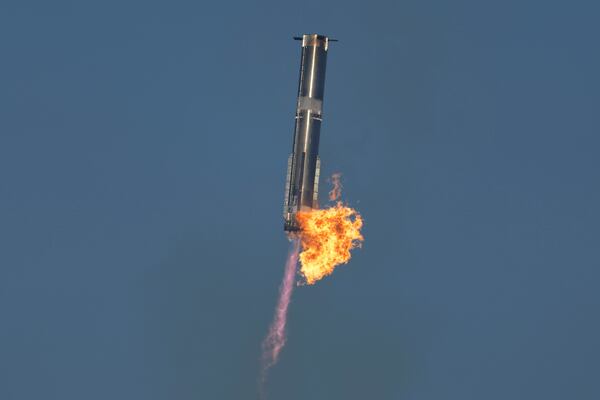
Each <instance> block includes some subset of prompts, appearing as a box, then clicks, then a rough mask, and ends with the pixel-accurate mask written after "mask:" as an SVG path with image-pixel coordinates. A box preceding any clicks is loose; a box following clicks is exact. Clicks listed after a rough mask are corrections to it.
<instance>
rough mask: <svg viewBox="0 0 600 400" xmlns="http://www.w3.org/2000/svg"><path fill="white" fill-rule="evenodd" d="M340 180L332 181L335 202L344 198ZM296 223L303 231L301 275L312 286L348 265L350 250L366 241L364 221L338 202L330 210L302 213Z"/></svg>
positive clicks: (314, 210) (331, 195) (332, 198)
mask: <svg viewBox="0 0 600 400" xmlns="http://www.w3.org/2000/svg"><path fill="white" fill-rule="evenodd" d="M340 177H341V174H334V175H333V177H332V182H333V189H332V190H331V192H330V193H329V198H330V199H331V200H332V201H334V200H338V199H339V197H340V195H341V188H342V185H341V182H340ZM296 219H297V221H298V225H299V226H300V229H301V234H300V240H301V243H302V252H301V253H300V263H301V268H300V272H301V273H302V276H303V277H304V278H305V280H306V283H307V284H309V285H312V284H314V283H315V282H317V281H318V280H320V279H322V278H323V277H325V276H327V275H331V274H332V273H333V270H334V269H335V267H337V266H338V265H341V264H346V263H348V261H349V260H350V257H351V254H350V250H352V249H354V248H356V247H360V246H361V242H362V241H363V240H364V238H363V236H362V234H361V233H360V229H361V228H362V225H363V220H362V217H361V216H360V214H359V213H358V212H357V211H356V210H354V209H352V208H350V207H348V206H347V205H345V204H344V203H342V202H341V201H339V200H338V201H337V203H336V204H335V205H334V206H333V207H330V208H326V209H321V210H316V209H313V210H310V211H302V212H299V213H298V214H297V216H296Z"/></svg>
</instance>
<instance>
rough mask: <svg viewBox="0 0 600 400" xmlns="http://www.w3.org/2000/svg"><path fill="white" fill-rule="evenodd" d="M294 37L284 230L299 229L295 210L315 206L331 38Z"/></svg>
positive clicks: (311, 35) (315, 35) (310, 35)
mask: <svg viewBox="0 0 600 400" xmlns="http://www.w3.org/2000/svg"><path fill="white" fill-rule="evenodd" d="M294 39H296V40H301V41H302V53H301V58H300V80H299V83H298V101H297V103H296V125H295V129H294V142H293V145H292V154H290V157H289V158H288V168H287V178H286V185H285V200H284V204H283V218H284V220H285V222H284V227H283V229H284V230H285V231H286V232H295V231H298V230H300V228H299V226H298V223H297V221H296V213H297V212H298V211H305V210H310V209H313V208H318V194H319V170H320V166H321V161H320V159H319V136H320V133H321V121H322V120H323V119H322V118H323V94H324V90H325V66H326V62H327V50H328V48H329V42H330V41H335V40H334V39H329V38H328V37H326V36H322V35H317V34H308V35H302V37H295V38H294Z"/></svg>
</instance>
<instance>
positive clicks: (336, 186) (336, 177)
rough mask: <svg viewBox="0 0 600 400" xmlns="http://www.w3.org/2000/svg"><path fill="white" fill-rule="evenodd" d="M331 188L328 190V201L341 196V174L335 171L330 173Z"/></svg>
mask: <svg viewBox="0 0 600 400" xmlns="http://www.w3.org/2000/svg"><path fill="white" fill-rule="evenodd" d="M331 184H332V185H333V189H331V191H330V192H329V201H336V200H338V199H339V198H340V197H341V196H342V174H341V173H339V172H336V173H335V174H333V175H331Z"/></svg>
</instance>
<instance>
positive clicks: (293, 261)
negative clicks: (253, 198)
mask: <svg viewBox="0 0 600 400" xmlns="http://www.w3.org/2000/svg"><path fill="white" fill-rule="evenodd" d="M299 251H300V242H299V241H298V239H293V240H292V244H291V246H290V250H289V252H288V257H287V261H286V263H285V272H284V275H283V281H282V282H281V286H280V287H279V300H278V301H277V308H275V315H274V316H273V322H272V323H271V326H270V328H269V333H268V334H267V336H266V337H265V339H264V341H263V343H262V358H261V364H262V368H261V376H260V382H259V392H260V398H261V399H264V398H266V396H265V384H266V380H267V373H268V372H269V369H270V368H271V367H272V366H273V365H275V364H276V363H277V360H278V359H279V353H280V352H281V349H282V348H283V346H284V345H285V339H286V337H285V335H286V332H285V327H286V324H287V312H288V308H289V305H290V299H291V297H292V291H293V290H294V280H295V279H294V278H295V276H296V265H297V264H298V252H299Z"/></svg>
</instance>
